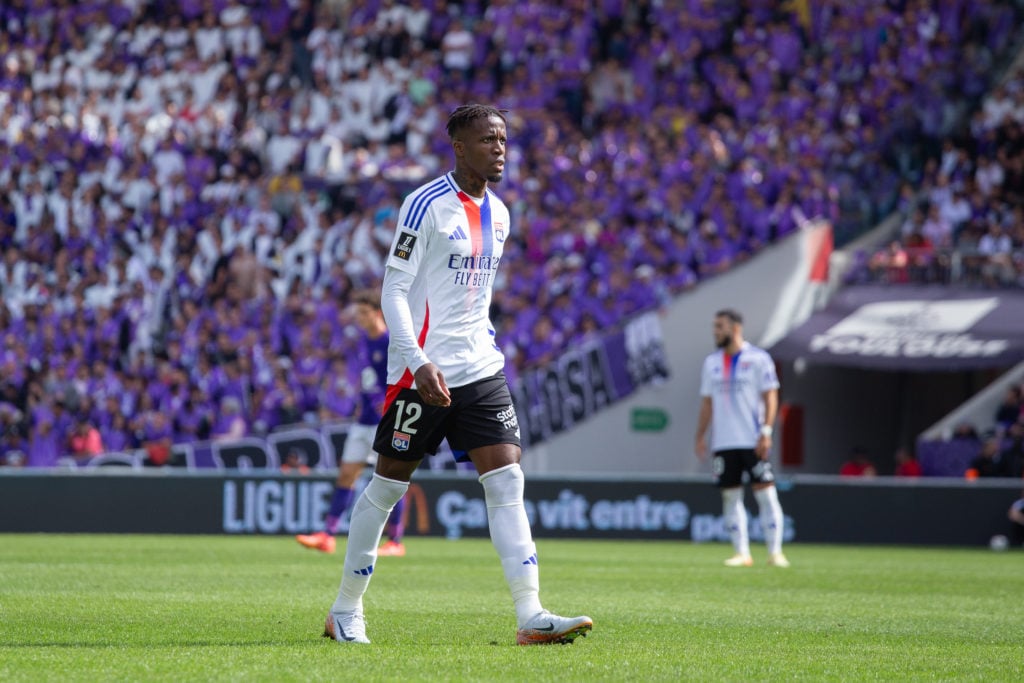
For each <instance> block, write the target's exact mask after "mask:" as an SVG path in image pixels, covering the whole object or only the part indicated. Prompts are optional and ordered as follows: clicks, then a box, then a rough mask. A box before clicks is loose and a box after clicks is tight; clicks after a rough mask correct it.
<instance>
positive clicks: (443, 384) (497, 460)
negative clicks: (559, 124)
mask: <svg viewBox="0 0 1024 683" xmlns="http://www.w3.org/2000/svg"><path fill="white" fill-rule="evenodd" d="M505 124H506V122H505V116H504V114H503V113H502V112H501V111H500V110H498V109H496V108H494V107H491V106H485V105H479V104H468V105H463V106H460V107H458V108H457V109H456V110H455V111H454V112H452V114H451V116H450V117H449V118H448V126H447V128H448V136H449V138H450V139H451V145H452V150H453V152H454V156H455V169H454V171H451V172H449V173H446V174H445V175H443V176H441V177H439V178H437V179H435V180H433V181H431V182H429V183H427V184H425V185H422V186H421V187H419V188H418V189H416V190H414V191H413V192H412V193H411V194H410V195H409V196H408V197H407V198H406V199H405V201H404V202H403V203H402V207H401V209H400V210H399V214H398V225H397V227H396V230H395V236H394V239H393V241H392V245H391V252H390V254H389V255H388V259H387V264H386V270H385V274H384V283H383V287H382V295H381V305H382V308H383V311H384V318H385V321H386V322H387V326H388V329H389V330H390V331H391V343H390V345H389V347H388V383H389V386H388V393H387V400H386V402H385V409H384V416H383V418H382V419H381V422H380V425H379V426H378V427H377V435H376V439H375V441H374V448H375V449H376V450H377V452H378V453H379V454H380V457H379V458H378V460H377V467H376V471H375V473H374V475H373V477H372V478H371V480H370V483H369V485H367V487H366V489H365V490H364V491H363V493H362V494H361V495H360V496H359V499H358V500H357V501H356V504H355V507H354V508H353V510H352V518H351V522H350V526H349V533H348V544H347V546H346V548H345V566H344V570H343V574H342V578H341V585H340V587H339V589H338V596H337V599H336V600H335V601H334V605H333V606H332V607H331V609H330V611H329V612H328V614H327V620H326V624H325V632H324V635H325V636H330V637H333V638H334V639H335V640H337V641H338V642H339V643H369V642H370V641H369V639H368V638H367V637H366V622H365V620H364V618H363V594H364V593H365V592H366V589H367V587H368V585H369V582H370V577H371V576H372V574H373V571H374V566H375V564H376V560H377V542H378V539H379V538H380V535H381V531H382V529H383V527H384V522H385V520H386V519H387V518H388V515H389V514H390V512H391V509H392V507H393V506H394V505H395V503H397V502H398V501H399V500H400V499H401V498H402V496H403V495H405V492H406V489H407V488H408V487H409V479H410V477H411V476H412V473H413V472H414V471H415V470H416V468H417V467H418V466H419V464H420V462H421V460H422V459H423V457H424V456H425V455H427V454H430V455H433V454H434V453H435V452H436V451H437V448H438V446H439V445H440V443H441V441H442V440H443V439H445V438H447V439H448V443H449V445H450V446H451V448H452V451H453V452H456V453H460V452H465V453H466V457H468V459H469V460H470V461H471V462H472V463H473V465H474V466H475V468H476V471H477V473H478V474H479V480H480V483H481V484H482V485H483V490H484V499H485V502H486V505H487V521H488V526H489V528H490V533H491V541H492V543H493V544H494V547H495V549H496V550H497V552H498V557H499V558H500V559H501V566H502V569H503V571H504V575H505V580H506V582H507V583H508V586H509V589H510V590H511V593H512V601H513V604H514V605H515V613H516V620H517V622H518V631H517V633H516V641H517V642H518V643H519V644H520V645H533V644H544V643H568V642H572V641H573V640H574V639H575V638H576V637H577V636H580V635H586V632H587V631H589V630H590V629H591V628H592V626H593V622H592V621H591V619H590V618H589V617H583V616H581V617H571V618H566V617H560V616H557V615H554V614H552V613H551V612H548V611H547V610H545V609H544V608H543V607H542V606H541V602H540V597H539V592H540V588H539V585H540V582H539V577H538V565H537V549H536V546H535V545H534V543H533V536H532V533H531V531H530V523H529V520H528V519H527V517H526V509H525V507H524V506H523V472H522V470H521V469H520V467H519V459H520V455H521V452H520V441H519V422H518V419H517V417H516V412H515V408H514V407H513V405H512V398H511V394H510V392H509V388H508V383H507V381H506V379H505V375H504V373H503V371H502V368H503V367H504V364H505V359H504V357H503V355H502V353H501V350H500V349H499V348H498V347H497V346H496V345H495V343H494V327H493V326H492V325H491V321H490V319H489V317H488V313H489V308H490V303H491V293H492V287H493V285H494V276H495V273H496V272H497V269H498V264H499V263H500V261H501V258H502V249H503V246H504V243H505V240H507V239H508V238H509V235H510V232H509V231H510V229H511V225H510V224H509V212H508V209H507V208H506V207H505V205H504V204H503V203H502V201H501V200H500V199H498V197H497V196H496V195H494V194H493V193H492V192H491V191H490V190H489V189H488V183H495V182H498V181H500V180H501V177H502V173H503V170H504V166H505V146H506V125H505Z"/></svg>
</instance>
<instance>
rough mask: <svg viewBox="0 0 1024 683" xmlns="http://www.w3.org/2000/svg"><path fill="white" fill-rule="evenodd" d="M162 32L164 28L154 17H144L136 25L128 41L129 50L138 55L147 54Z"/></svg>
mask: <svg viewBox="0 0 1024 683" xmlns="http://www.w3.org/2000/svg"><path fill="white" fill-rule="evenodd" d="M162 33H163V29H162V28H160V25H159V24H157V23H156V21H155V20H154V19H153V18H152V17H144V18H143V19H142V21H141V22H139V24H138V26H136V27H135V33H133V34H132V37H131V42H129V43H128V51H129V52H131V53H132V54H133V55H135V56H136V57H144V56H146V55H147V54H148V53H149V52H150V49H151V48H152V47H153V43H155V42H156V41H157V40H158V39H159V38H160V35H161V34H162Z"/></svg>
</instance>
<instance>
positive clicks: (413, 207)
mask: <svg viewBox="0 0 1024 683" xmlns="http://www.w3.org/2000/svg"><path fill="white" fill-rule="evenodd" d="M445 180H446V178H439V179H438V180H437V181H436V182H434V183H431V184H430V185H427V186H426V187H425V188H423V191H422V192H420V194H419V196H418V197H416V199H414V200H412V205H411V206H410V207H409V213H408V214H406V216H405V227H407V228H408V227H409V226H411V225H412V223H411V221H410V218H411V217H412V216H413V215H414V214H415V213H416V212H417V211H419V207H420V204H422V203H423V201H424V199H425V198H426V197H427V195H429V194H430V193H431V192H433V191H435V190H437V188H439V187H443V186H444V184H445Z"/></svg>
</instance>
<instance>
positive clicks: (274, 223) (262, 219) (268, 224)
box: [224, 194, 281, 248]
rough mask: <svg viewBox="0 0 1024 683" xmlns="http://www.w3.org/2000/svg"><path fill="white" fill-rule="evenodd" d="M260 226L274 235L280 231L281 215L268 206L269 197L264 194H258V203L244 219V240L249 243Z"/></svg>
mask: <svg viewBox="0 0 1024 683" xmlns="http://www.w3.org/2000/svg"><path fill="white" fill-rule="evenodd" d="M260 227H264V228H266V229H267V230H268V231H269V232H270V234H272V235H276V234H278V233H279V232H280V231H281V216H280V214H278V213H277V212H276V211H274V209H273V208H272V207H271V206H270V197H268V196H267V195H266V194H263V195H261V196H260V201H259V205H258V206H257V207H256V208H254V209H253V210H252V211H250V212H249V216H248V217H247V218H246V221H245V232H244V235H245V237H244V241H245V242H246V243H249V242H251V241H252V237H253V236H254V235H255V234H256V232H257V230H258V229H259V228H260ZM224 242H225V246H230V247H232V248H233V247H234V245H233V244H232V245H228V238H227V237H225V240H224Z"/></svg>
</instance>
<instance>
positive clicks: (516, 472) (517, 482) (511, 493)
mask: <svg viewBox="0 0 1024 683" xmlns="http://www.w3.org/2000/svg"><path fill="white" fill-rule="evenodd" d="M480 483H481V484H483V487H484V500H485V501H486V502H487V507H503V506H507V505H519V504H521V503H522V502H523V490H524V489H525V487H526V478H525V477H524V476H523V470H522V468H521V467H520V466H519V464H518V463H513V464H511V465H506V466H504V467H499V468H498V469H496V470H491V471H490V472H487V473H485V474H482V475H480Z"/></svg>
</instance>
